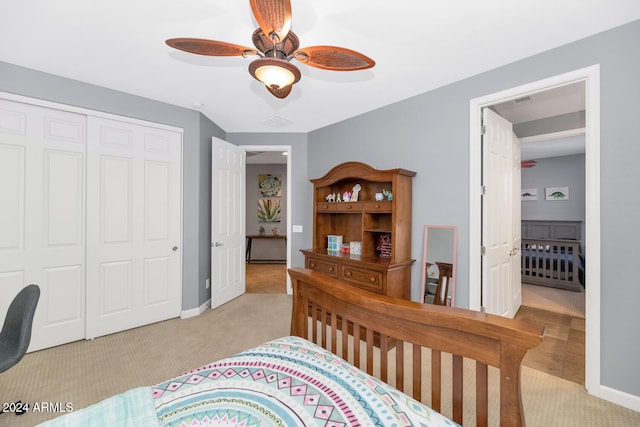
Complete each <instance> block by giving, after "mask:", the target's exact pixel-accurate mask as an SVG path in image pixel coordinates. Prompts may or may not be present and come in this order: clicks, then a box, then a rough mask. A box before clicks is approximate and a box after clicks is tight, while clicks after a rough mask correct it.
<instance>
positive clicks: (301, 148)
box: [227, 133, 313, 267]
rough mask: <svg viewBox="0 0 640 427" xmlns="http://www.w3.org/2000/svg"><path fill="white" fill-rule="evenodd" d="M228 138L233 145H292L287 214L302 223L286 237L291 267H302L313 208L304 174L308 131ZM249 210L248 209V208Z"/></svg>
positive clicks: (290, 218) (235, 135) (239, 134)
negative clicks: (306, 132)
mask: <svg viewBox="0 0 640 427" xmlns="http://www.w3.org/2000/svg"><path fill="white" fill-rule="evenodd" d="M227 141H229V142H230V143H232V144H235V145H288V146H290V147H291V151H290V153H289V159H288V161H289V162H290V163H291V176H288V177H287V178H288V179H290V180H291V194H289V197H290V198H291V211H290V212H288V213H287V215H288V218H289V221H291V224H293V225H302V227H303V232H302V233H291V235H290V236H287V240H289V244H290V245H291V266H293V267H295V266H298V267H301V266H304V257H303V256H302V253H300V249H305V248H310V247H311V227H312V222H313V209H312V205H311V190H312V186H311V183H310V182H309V176H308V174H307V161H308V158H309V156H308V152H307V134H302V133H267V134H263V133H229V134H227ZM247 210H249V208H247Z"/></svg>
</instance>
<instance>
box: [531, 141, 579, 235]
mask: <svg viewBox="0 0 640 427" xmlns="http://www.w3.org/2000/svg"><path fill="white" fill-rule="evenodd" d="M537 162H538V164H537V165H535V167H532V168H529V169H522V174H521V177H522V186H521V187H522V188H537V190H538V200H528V201H523V202H522V211H521V217H522V219H554V220H575V221H584V218H585V169H584V168H585V156H584V154H575V155H572V156H562V157H548V158H544V159H538V160H537ZM546 187H569V200H561V201H555V200H545V190H544V189H545V188H546ZM583 231H584V230H583ZM582 235H583V236H584V233H582Z"/></svg>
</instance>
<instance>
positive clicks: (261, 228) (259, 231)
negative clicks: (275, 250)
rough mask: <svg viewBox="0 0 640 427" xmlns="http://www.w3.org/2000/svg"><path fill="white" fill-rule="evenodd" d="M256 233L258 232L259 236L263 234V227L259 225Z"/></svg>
mask: <svg viewBox="0 0 640 427" xmlns="http://www.w3.org/2000/svg"><path fill="white" fill-rule="evenodd" d="M258 233H260V235H261V236H264V227H263V226H260V228H258Z"/></svg>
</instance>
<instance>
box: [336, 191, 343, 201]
mask: <svg viewBox="0 0 640 427" xmlns="http://www.w3.org/2000/svg"><path fill="white" fill-rule="evenodd" d="M341 201H342V199H340V193H338V194H336V202H341Z"/></svg>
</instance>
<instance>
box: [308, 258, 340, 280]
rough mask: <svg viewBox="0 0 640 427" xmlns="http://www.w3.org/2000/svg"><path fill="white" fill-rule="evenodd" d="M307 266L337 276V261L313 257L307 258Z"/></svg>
mask: <svg viewBox="0 0 640 427" xmlns="http://www.w3.org/2000/svg"><path fill="white" fill-rule="evenodd" d="M306 264H307V268H308V269H310V270H315V271H319V272H320V273H324V274H326V275H328V276H331V277H335V278H337V277H338V263H335V262H327V261H321V260H318V259H315V258H307V263H306Z"/></svg>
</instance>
